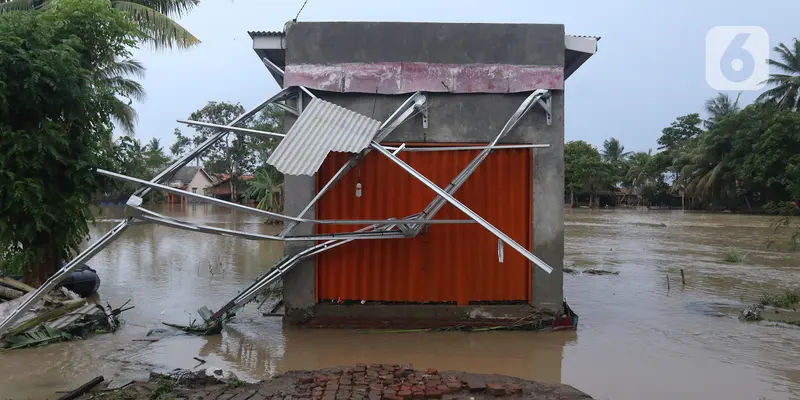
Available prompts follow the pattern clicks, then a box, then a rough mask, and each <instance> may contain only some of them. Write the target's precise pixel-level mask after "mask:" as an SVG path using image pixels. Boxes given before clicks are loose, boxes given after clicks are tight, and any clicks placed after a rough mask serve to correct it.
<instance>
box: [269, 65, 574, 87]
mask: <svg viewBox="0 0 800 400" xmlns="http://www.w3.org/2000/svg"><path fill="white" fill-rule="evenodd" d="M283 81H284V86H286V87H290V86H305V87H307V88H309V89H317V90H324V91H329V92H341V93H376V92H377V93H381V94H402V93H413V92H417V91H422V92H451V93H518V92H530V91H533V90H537V89H555V90H562V89H564V69H563V68H562V67H559V66H531V65H509V64H430V63H415V62H390V63H374V64H363V63H344V64H332V65H322V64H290V65H288V66H286V71H285V75H284V78H283Z"/></svg>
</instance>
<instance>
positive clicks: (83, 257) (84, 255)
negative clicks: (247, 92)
mask: <svg viewBox="0 0 800 400" xmlns="http://www.w3.org/2000/svg"><path fill="white" fill-rule="evenodd" d="M292 92H293V89H291V88H287V89H283V90H281V91H280V92H278V93H276V94H275V95H274V96H272V97H271V98H269V99H267V100H266V101H264V102H263V103H261V104H259V105H257V106H256V107H254V108H252V109H250V110H249V111H247V112H245V113H244V114H242V115H240V116H239V117H237V118H236V119H234V120H233V121H231V122H230V124H229V125H230V126H234V125H237V124H240V123H242V122H244V121H246V120H248V119H249V118H251V117H252V116H253V115H255V114H256V113H258V112H259V111H261V110H262V109H263V108H264V107H266V106H267V105H269V104H271V103H273V102H275V101H278V100H280V99H284V98H286V97H288V96H290V95H291V93H292ZM226 134H227V132H225V131H222V132H219V133H217V134H216V135H214V136H212V137H210V138H208V140H206V141H205V142H203V143H201V144H200V145H199V146H197V147H195V148H194V149H192V150H191V151H190V152H188V153H186V154H185V155H184V156H183V157H181V158H179V159H178V160H176V161H175V162H174V163H172V165H170V166H169V167H167V168H166V169H164V170H163V171H161V173H159V174H158V175H156V176H155V177H154V178H153V179H151V180H150V183H159V182H163V181H164V180H166V179H168V178H170V177H171V176H172V175H174V174H175V172H176V171H178V170H179V169H180V168H182V167H183V166H185V165H186V164H188V163H189V161H191V160H192V159H193V158H194V157H196V156H197V155H198V154H200V153H202V152H203V151H205V150H206V149H208V148H209V147H210V146H211V145H213V144H214V143H216V142H217V141H219V140H220V139H221V138H222V137H224V136H225V135H226ZM150 189H151V188H150V187H148V186H143V187H140V188H139V189H137V190H136V192H134V196H137V197H143V196H145V195H146V194H147V193H149V192H150ZM131 224H132V220H131V219H130V218H128V219H126V220H124V221H122V222H120V223H119V224H117V225H116V226H115V227H113V228H111V230H110V231H108V233H106V234H105V235H103V236H102V237H100V239H98V240H97V241H96V242H94V243H93V244H91V245H89V247H87V248H86V249H85V250H84V251H82V252H81V253H80V254H78V256H77V257H75V258H74V259H73V260H71V261H70V262H68V263H67V264H66V265H64V266H63V267H62V268H61V269H60V270H59V271H58V272H56V273H55V274H54V275H53V276H51V277H50V278H49V279H48V280H47V281H45V283H44V284H43V285H41V286H40V287H39V288H37V289H36V290H34V291H33V292H32V293H31V294H30V297H29V298H28V299H27V300H25V301H24V302H23V303H22V304H20V306H19V307H17V309H16V310H14V311H13V312H12V313H11V314H9V315H8V316H7V317H6V319H5V320H3V321H2V322H0V337H1V336H2V335H4V334H5V332H6V331H7V330H8V329H9V328H10V327H11V326H12V324H13V323H14V322H16V321H18V320H19V318H20V317H21V316H22V315H24V313H25V312H26V311H28V310H29V309H30V307H32V306H33V305H34V304H35V303H36V302H37V301H39V300H41V299H42V298H43V297H44V296H45V295H46V294H47V293H49V292H50V290H52V289H53V288H54V287H56V286H57V285H58V284H59V283H61V281H62V280H64V278H66V276H67V274H69V273H70V272H72V271H74V270H75V269H77V268H78V267H79V266H80V265H81V264H83V263H86V262H87V261H89V260H90V259H91V258H92V257H94V256H95V255H96V254H97V253H99V252H100V251H101V250H103V249H104V248H105V247H106V246H108V244H109V243H111V242H113V241H114V240H116V239H117V238H118V237H119V235H120V234H122V232H124V231H125V230H126V229H127V228H128V227H129V226H130V225H131Z"/></svg>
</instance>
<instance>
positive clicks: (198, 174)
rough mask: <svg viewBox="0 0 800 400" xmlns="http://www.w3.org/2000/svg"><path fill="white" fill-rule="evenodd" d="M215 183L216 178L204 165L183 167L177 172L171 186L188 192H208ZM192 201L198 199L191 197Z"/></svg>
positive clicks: (194, 201) (190, 200)
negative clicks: (207, 171)
mask: <svg viewBox="0 0 800 400" xmlns="http://www.w3.org/2000/svg"><path fill="white" fill-rule="evenodd" d="M213 185H214V179H212V178H211V176H210V175H209V174H208V173H206V171H205V170H204V169H203V168H202V167H189V166H186V167H183V168H181V169H179V170H178V171H177V172H175V175H174V176H173V177H172V180H171V181H170V182H169V186H171V187H174V188H178V189H181V190H185V191H187V192H192V193H197V194H206V191H207V189H208V188H210V187H211V186H213ZM189 202H190V203H196V202H197V201H196V200H192V199H189Z"/></svg>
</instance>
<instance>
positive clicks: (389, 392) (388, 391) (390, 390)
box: [383, 389, 397, 396]
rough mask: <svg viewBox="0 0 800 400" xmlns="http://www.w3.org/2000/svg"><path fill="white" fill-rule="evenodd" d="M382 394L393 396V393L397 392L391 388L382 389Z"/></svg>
mask: <svg viewBox="0 0 800 400" xmlns="http://www.w3.org/2000/svg"><path fill="white" fill-rule="evenodd" d="M383 394H384V396H385V395H389V396H394V395H396V394H397V392H396V391H394V390H392V389H384V390H383Z"/></svg>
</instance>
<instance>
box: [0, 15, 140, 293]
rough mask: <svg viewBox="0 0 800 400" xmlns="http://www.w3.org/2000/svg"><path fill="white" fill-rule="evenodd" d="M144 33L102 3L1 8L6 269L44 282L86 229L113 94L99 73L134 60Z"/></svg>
mask: <svg viewBox="0 0 800 400" xmlns="http://www.w3.org/2000/svg"><path fill="white" fill-rule="evenodd" d="M138 38H139V37H138V36H137V28H136V26H135V24H133V23H131V22H130V20H129V19H128V18H127V17H126V16H125V15H124V13H122V12H121V11H119V10H115V9H113V8H111V6H110V3H109V2H108V1H106V0H59V1H57V2H54V3H52V4H51V6H50V7H46V8H45V9H43V10H42V11H41V12H27V11H24V12H6V13H2V14H0V148H2V149H3V152H4V154H3V157H0V188H2V190H0V215H2V223H0V249H2V252H3V254H2V256H0V268H2V270H4V271H24V273H25V280H26V281H27V282H29V283H31V284H34V285H38V284H40V283H41V282H43V281H44V280H46V279H47V278H48V277H50V276H51V275H52V274H53V273H54V272H55V271H56V270H57V269H58V268H59V267H60V265H61V263H62V261H63V260H64V259H66V258H68V257H70V256H71V255H72V254H74V253H75V252H76V251H77V250H78V248H79V245H80V244H81V243H82V242H83V241H84V240H85V239H86V237H87V236H88V234H89V230H88V221H89V220H91V218H92V214H91V210H90V201H91V196H92V194H94V193H96V192H99V191H102V188H103V187H104V186H105V184H106V181H105V180H103V179H101V178H100V177H99V176H98V175H97V174H96V173H95V172H94V168H95V167H97V166H100V167H106V168H107V167H109V166H110V165H111V162H112V161H111V160H109V159H106V158H105V156H107V155H108V154H109V146H110V142H111V132H112V129H113V125H112V122H111V114H112V113H113V112H114V101H116V98H115V91H114V89H113V88H111V87H109V84H108V83H107V81H105V80H103V79H100V76H99V74H98V73H97V71H98V70H103V69H105V68H109V67H110V66H111V65H112V64H113V63H114V62H115V60H117V59H123V60H124V59H127V58H129V56H130V50H129V49H131V48H133V47H134V46H135V45H136V41H137V39H138Z"/></svg>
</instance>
